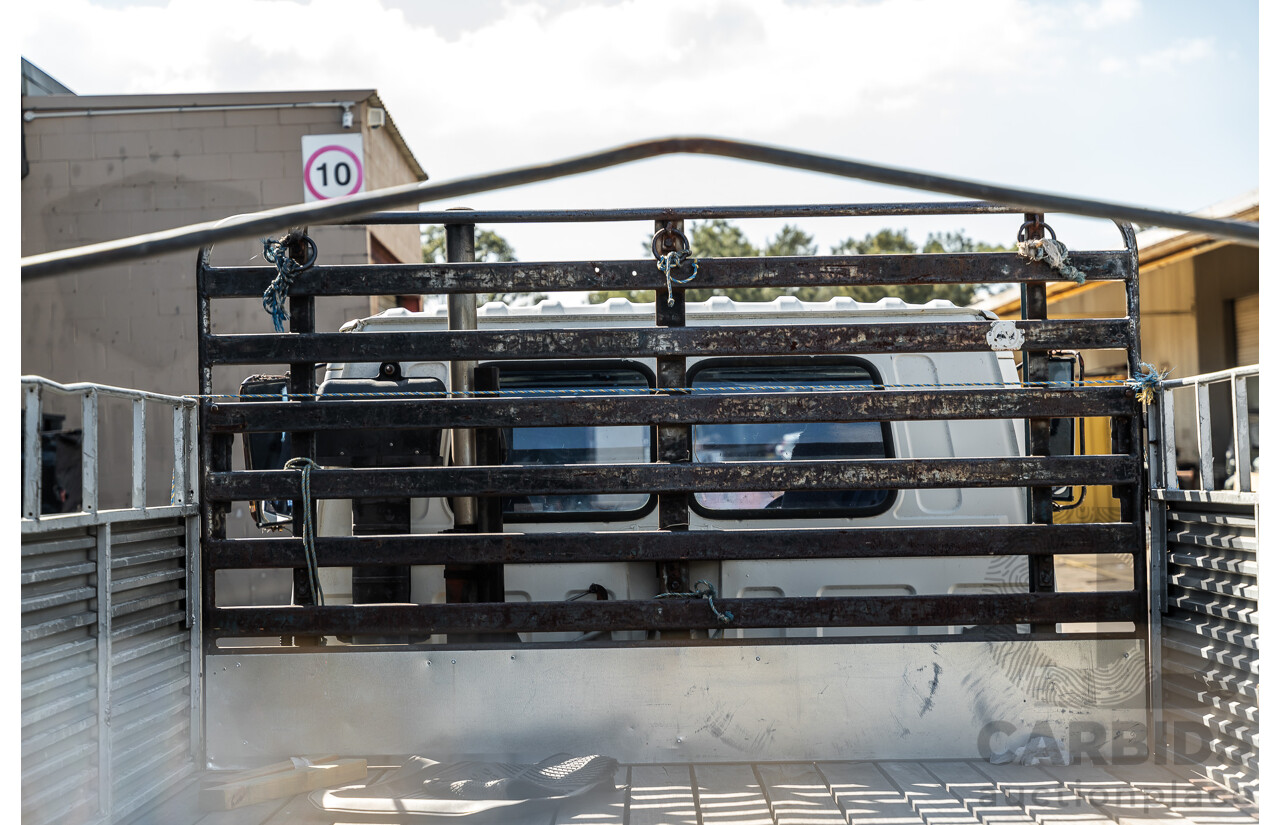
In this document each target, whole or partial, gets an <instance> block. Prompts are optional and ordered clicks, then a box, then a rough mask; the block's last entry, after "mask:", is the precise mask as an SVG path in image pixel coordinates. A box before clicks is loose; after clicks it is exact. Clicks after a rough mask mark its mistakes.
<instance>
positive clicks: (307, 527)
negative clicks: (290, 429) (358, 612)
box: [284, 458, 324, 605]
mask: <svg viewBox="0 0 1280 825" xmlns="http://www.w3.org/2000/svg"><path fill="white" fill-rule="evenodd" d="M319 466H320V465H319V464H317V463H315V462H314V461H312V460H311V459H309V458H291V459H289V460H288V461H286V462H285V464H284V468H285V469H286V470H301V471H302V547H303V549H304V550H305V551H306V555H307V574H308V577H309V578H310V580H311V592H313V593H315V595H316V604H318V605H323V604H324V592H323V591H321V589H320V565H319V564H318V563H317V562H316V525H315V523H314V522H313V521H312V520H311V470H312V469H313V468H315V467H319Z"/></svg>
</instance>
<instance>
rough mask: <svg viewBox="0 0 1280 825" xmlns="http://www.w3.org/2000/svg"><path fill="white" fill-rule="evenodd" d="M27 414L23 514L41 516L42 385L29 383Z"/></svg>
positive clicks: (24, 424)
mask: <svg viewBox="0 0 1280 825" xmlns="http://www.w3.org/2000/svg"><path fill="white" fill-rule="evenodd" d="M25 395H26V402H27V406H26V412H27V416H26V418H24V419H23V422H22V424H23V433H22V514H23V516H25V517H26V518H34V519H38V518H40V494H41V490H40V485H41V476H42V475H43V474H44V472H43V471H44V467H43V463H44V455H43V450H41V449H40V425H41V423H42V420H43V418H44V411H43V409H41V404H40V400H41V399H40V385H39V384H28V385H27V387H26V390H25Z"/></svg>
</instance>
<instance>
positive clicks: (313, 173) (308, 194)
mask: <svg viewBox="0 0 1280 825" xmlns="http://www.w3.org/2000/svg"><path fill="white" fill-rule="evenodd" d="M302 160H303V166H302V181H303V189H304V197H305V198H306V201H307V202H310V201H320V200H328V199H330V198H341V197H343V196H345V195H354V194H356V193H357V192H363V191H364V139H363V137H362V136H361V135H359V134H345V135H303V137H302Z"/></svg>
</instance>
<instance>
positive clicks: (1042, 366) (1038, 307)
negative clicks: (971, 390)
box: [1022, 213, 1057, 633]
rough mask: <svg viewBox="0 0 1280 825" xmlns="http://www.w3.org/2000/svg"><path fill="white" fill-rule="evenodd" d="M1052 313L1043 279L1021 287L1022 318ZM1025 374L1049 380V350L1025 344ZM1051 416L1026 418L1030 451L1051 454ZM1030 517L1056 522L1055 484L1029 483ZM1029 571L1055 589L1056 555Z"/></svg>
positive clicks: (1033, 579) (1030, 219)
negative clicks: (1051, 485) (1054, 520)
mask: <svg viewBox="0 0 1280 825" xmlns="http://www.w3.org/2000/svg"><path fill="white" fill-rule="evenodd" d="M1023 221H1024V222H1025V224H1027V225H1028V226H1027V233H1026V237H1027V240H1036V239H1038V238H1043V237H1044V215H1042V214H1039V213H1028V214H1025V215H1023ZM1048 317H1049V302H1048V298H1047V296H1046V291H1045V283H1044V281H1034V282H1029V283H1026V284H1024V285H1023V287H1022V318H1023V320H1035V321H1043V320H1045V319H1047V318H1048ZM1022 378H1023V381H1025V382H1027V383H1035V382H1040V381H1047V380H1049V359H1048V354H1047V353H1045V352H1043V351H1041V350H1034V349H1031V348H1029V347H1028V348H1024V349H1023V350H1022ZM1050 423H1051V419H1048V418H1031V419H1028V420H1027V455H1031V456H1047V455H1048V454H1049V427H1050ZM1027 514H1028V521H1029V522H1031V523H1032V524H1052V523H1053V488H1052V487H1030V488H1028V489H1027ZM1027 567H1028V570H1027V575H1028V579H1029V582H1030V591H1031V592H1032V593H1052V592H1053V591H1054V590H1055V587H1056V585H1055V582H1054V569H1053V568H1054V557H1053V556H1028V557H1027ZM1031 629H1032V630H1033V631H1037V632H1050V633H1051V632H1054V631H1055V630H1057V626H1056V625H1055V624H1051V623H1046V624H1041V625H1035V626H1033V627H1032V628H1031Z"/></svg>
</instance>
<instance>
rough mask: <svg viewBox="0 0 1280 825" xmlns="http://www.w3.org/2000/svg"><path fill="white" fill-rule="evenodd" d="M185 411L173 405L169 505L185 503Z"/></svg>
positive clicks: (179, 405)
mask: <svg viewBox="0 0 1280 825" xmlns="http://www.w3.org/2000/svg"><path fill="white" fill-rule="evenodd" d="M185 423H186V409H185V408H184V407H183V406H182V405H181V404H174V405H173V491H172V493H171V494H170V496H169V499H170V500H169V503H170V504H186V503H187V464H186V461H185V460H184V459H183V456H184V455H185V454H186V450H187V439H186V435H187V433H186V427H185V426H184V424H185Z"/></svg>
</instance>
